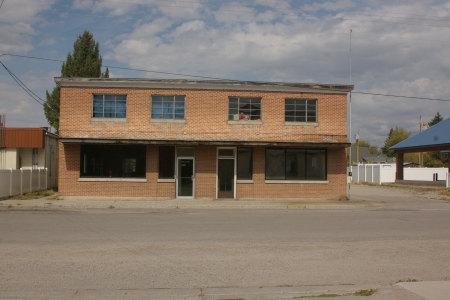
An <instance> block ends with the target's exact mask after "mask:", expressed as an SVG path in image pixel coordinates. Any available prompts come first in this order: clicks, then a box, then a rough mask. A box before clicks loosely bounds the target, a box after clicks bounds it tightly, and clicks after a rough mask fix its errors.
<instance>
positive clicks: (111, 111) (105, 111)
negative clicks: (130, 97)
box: [92, 95, 127, 118]
mask: <svg viewBox="0 0 450 300" xmlns="http://www.w3.org/2000/svg"><path fill="white" fill-rule="evenodd" d="M93 98H94V101H93V109H92V116H93V117H94V118H126V117H127V95H93Z"/></svg>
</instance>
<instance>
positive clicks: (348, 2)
mask: <svg viewBox="0 0 450 300" xmlns="http://www.w3.org/2000/svg"><path fill="white" fill-rule="evenodd" d="M354 6H356V5H355V3H353V1H352V0H338V1H336V2H323V3H321V2H314V3H313V4H307V5H304V6H303V7H302V10H305V11H318V10H321V9H323V10H327V11H337V10H343V9H349V8H353V7H354Z"/></svg>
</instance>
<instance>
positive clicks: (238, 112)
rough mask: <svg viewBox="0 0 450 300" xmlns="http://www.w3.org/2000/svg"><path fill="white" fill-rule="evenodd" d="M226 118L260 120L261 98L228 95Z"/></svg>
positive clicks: (231, 119)
mask: <svg viewBox="0 0 450 300" xmlns="http://www.w3.org/2000/svg"><path fill="white" fill-rule="evenodd" d="M228 120H230V121H233V120H234V121H247V120H261V98H240V97H230V98H229V99H228Z"/></svg>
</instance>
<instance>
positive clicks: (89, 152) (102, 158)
mask: <svg viewBox="0 0 450 300" xmlns="http://www.w3.org/2000/svg"><path fill="white" fill-rule="evenodd" d="M80 164H81V167H80V170H81V172H80V173H81V174H80V176H81V177H112V178H129V177H131V178H134V177H141V178H145V146H141V145H137V146H122V145H82V146H81V159H80Z"/></svg>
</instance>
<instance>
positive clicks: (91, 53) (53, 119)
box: [44, 30, 109, 132]
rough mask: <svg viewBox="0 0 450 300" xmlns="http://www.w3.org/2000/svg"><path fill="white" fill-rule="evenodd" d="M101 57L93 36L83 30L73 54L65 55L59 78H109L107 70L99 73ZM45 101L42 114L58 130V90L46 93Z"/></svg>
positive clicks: (56, 88) (75, 44)
mask: <svg viewBox="0 0 450 300" xmlns="http://www.w3.org/2000/svg"><path fill="white" fill-rule="evenodd" d="M101 68H102V56H101V55H100V46H99V44H98V42H96V41H95V40H94V37H93V35H92V34H91V33H90V32H89V31H87V30H85V31H84V32H83V34H82V35H80V36H78V38H77V40H76V41H75V43H74V44H73V53H72V54H71V53H69V54H67V58H66V61H65V62H64V63H63V64H62V67H61V77H90V78H98V77H103V78H109V70H108V68H106V71H105V73H102V72H101ZM46 97H47V101H46V102H45V103H44V113H45V117H46V118H47V121H48V123H49V124H50V126H52V127H53V128H55V130H56V132H58V130H59V102H60V88H59V86H56V87H55V88H54V89H53V91H52V92H51V93H49V92H48V91H46Z"/></svg>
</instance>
